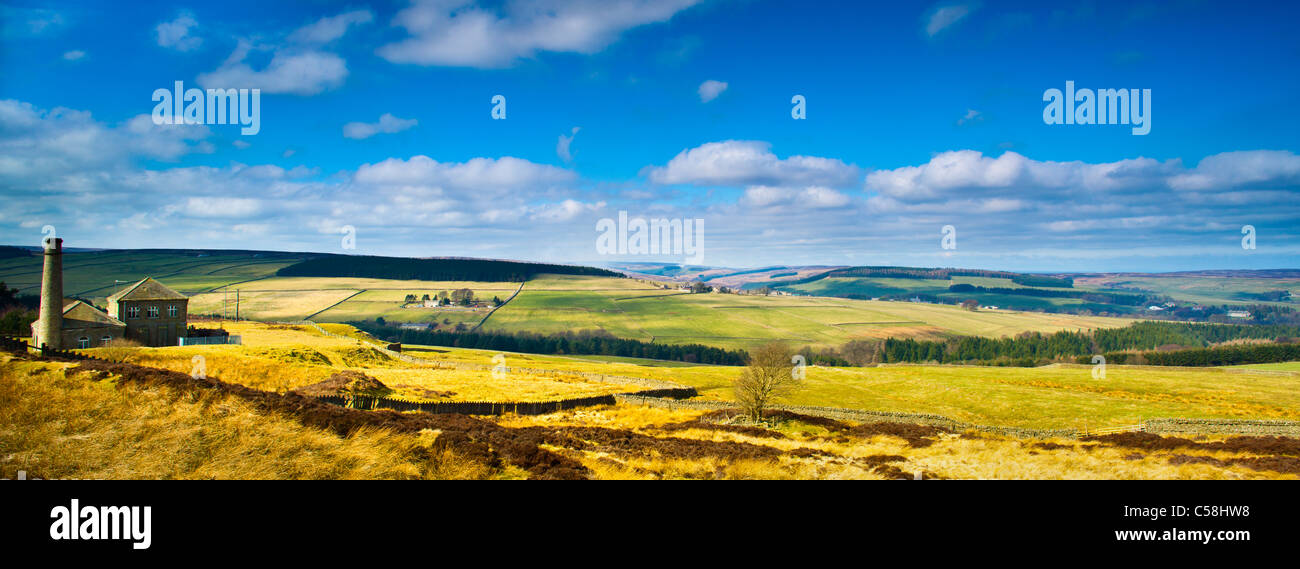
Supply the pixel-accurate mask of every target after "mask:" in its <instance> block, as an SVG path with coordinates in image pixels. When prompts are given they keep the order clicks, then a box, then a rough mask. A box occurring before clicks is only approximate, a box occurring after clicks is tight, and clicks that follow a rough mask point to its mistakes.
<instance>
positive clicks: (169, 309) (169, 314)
mask: <svg viewBox="0 0 1300 569" xmlns="http://www.w3.org/2000/svg"><path fill="white" fill-rule="evenodd" d="M177 312H179V309H178V308H176V305H175V304H173V305H171V306H168V307H167V317H168V318H175V317H176V313H177Z"/></svg>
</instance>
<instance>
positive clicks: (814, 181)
mask: <svg viewBox="0 0 1300 569" xmlns="http://www.w3.org/2000/svg"><path fill="white" fill-rule="evenodd" d="M770 147H771V145H770V144H768V143H766V142H761V141H752V140H727V141H722V142H710V143H707V144H703V145H700V146H697V147H695V148H690V149H687V150H683V151H682V152H681V153H679V154H678V155H677V156H675V157H673V159H672V160H669V161H668V164H667V165H665V166H661V167H647V168H646V169H645V170H644V171H643V172H645V173H646V175H647V177H648V178H649V179H650V181H651V182H654V183H656V184H692V185H697V186H746V185H767V186H782V187H791V186H827V187H846V186H850V185H853V184H855V183H856V182H857V179H858V175H859V174H858V168H857V167H855V166H850V165H848V164H845V163H844V162H842V161H840V160H836V159H833V158H818V157H815V156H791V157H789V158H784V159H782V158H778V157H777V156H776V155H775V154H773V153H772V151H771V150H770Z"/></svg>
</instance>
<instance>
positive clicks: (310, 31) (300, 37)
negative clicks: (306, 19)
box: [289, 10, 375, 44]
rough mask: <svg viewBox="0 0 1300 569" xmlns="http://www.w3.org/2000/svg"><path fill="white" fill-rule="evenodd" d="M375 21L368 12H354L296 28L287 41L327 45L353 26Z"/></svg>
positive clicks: (372, 15)
mask: <svg viewBox="0 0 1300 569" xmlns="http://www.w3.org/2000/svg"><path fill="white" fill-rule="evenodd" d="M374 19H375V16H374V14H372V13H370V10H354V11H351V12H344V13H342V14H339V15H337V16H330V17H327V18H321V19H320V20H317V21H316V22H315V23H312V24H309V25H307V26H303V27H301V28H298V29H297V30H296V31H294V32H293V33H292V34H290V35H289V41H291V42H297V43H315V44H323V43H329V42H332V41H334V40H336V39H339V38H341V37H343V35H344V34H346V33H347V32H348V28H349V27H351V26H353V25H359V24H368V23H370V22H371V21H372V20H374Z"/></svg>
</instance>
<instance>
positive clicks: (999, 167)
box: [866, 150, 1180, 199]
mask: <svg viewBox="0 0 1300 569" xmlns="http://www.w3.org/2000/svg"><path fill="white" fill-rule="evenodd" d="M1178 167H1180V165H1179V163H1178V162H1177V161H1171V162H1164V163H1161V162H1158V161H1156V160H1152V159H1150V158H1136V159H1131V160H1120V161H1118V162H1111V163H1102V164H1086V163H1083V162H1078V161H1075V162H1052V161H1037V160H1031V159H1029V158H1026V157H1024V156H1022V155H1020V154H1017V153H1015V152H1005V153H1003V154H1002V155H1001V156H999V157H997V158H992V157H988V156H984V155H983V154H982V153H980V152H978V151H975V150H958V151H950V152H942V153H939V154H936V155H935V156H934V157H933V158H931V159H930V161H929V162H928V163H926V164H922V165H920V166H904V167H902V168H896V169H893V170H878V171H875V172H871V173H869V174H867V179H866V187H867V189H869V190H875V191H878V192H880V193H881V194H882V195H886V196H892V197H899V198H908V199H926V198H935V197H940V196H944V195H948V194H952V193H957V194H963V195H965V194H970V193H971V192H974V191H978V190H981V189H999V190H1001V189H1007V188H1017V187H1025V188H1036V189H1038V190H1070V189H1082V190H1110V189H1122V188H1134V187H1140V186H1142V185H1144V184H1149V183H1152V182H1153V181H1155V180H1157V179H1159V178H1160V177H1161V176H1163V175H1165V174H1167V173H1170V172H1172V171H1173V169H1175V168H1178Z"/></svg>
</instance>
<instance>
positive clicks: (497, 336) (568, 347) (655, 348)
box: [351, 321, 747, 366]
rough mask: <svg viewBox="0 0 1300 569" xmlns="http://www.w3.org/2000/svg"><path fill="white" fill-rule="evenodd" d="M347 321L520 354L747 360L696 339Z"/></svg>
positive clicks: (411, 338) (418, 340)
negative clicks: (449, 328)
mask: <svg viewBox="0 0 1300 569" xmlns="http://www.w3.org/2000/svg"><path fill="white" fill-rule="evenodd" d="M351 324H352V325H354V326H356V327H357V328H358V329H360V330H363V331H365V332H367V333H369V334H371V335H372V336H375V337H376V338H382V339H384V340H386V341H389V342H400V343H403V344H418V345H425V346H447V347H454V348H472V349H477V350H496V351H502V352H521V353H526V354H556V355H600V356H622V357H629V358H647V359H655V360H670V361H679V362H689V363H700V364H712V365H727V366H738V365H745V362H746V361H747V355H746V353H745V352H744V351H742V350H725V349H722V348H715V347H712V346H704V345H701V344H652V343H649V342H642V341H640V340H631V339H626V338H617V337H615V336H613V335H612V334H610V333H609V332H606V331H604V330H581V331H576V332H564V333H560V334H552V335H542V334H535V333H531V332H519V333H505V332H453V331H444V330H413V329H407V328H401V327H398V326H389V325H386V324H379V323H377V322H374V321H363V322H352V323H351Z"/></svg>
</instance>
